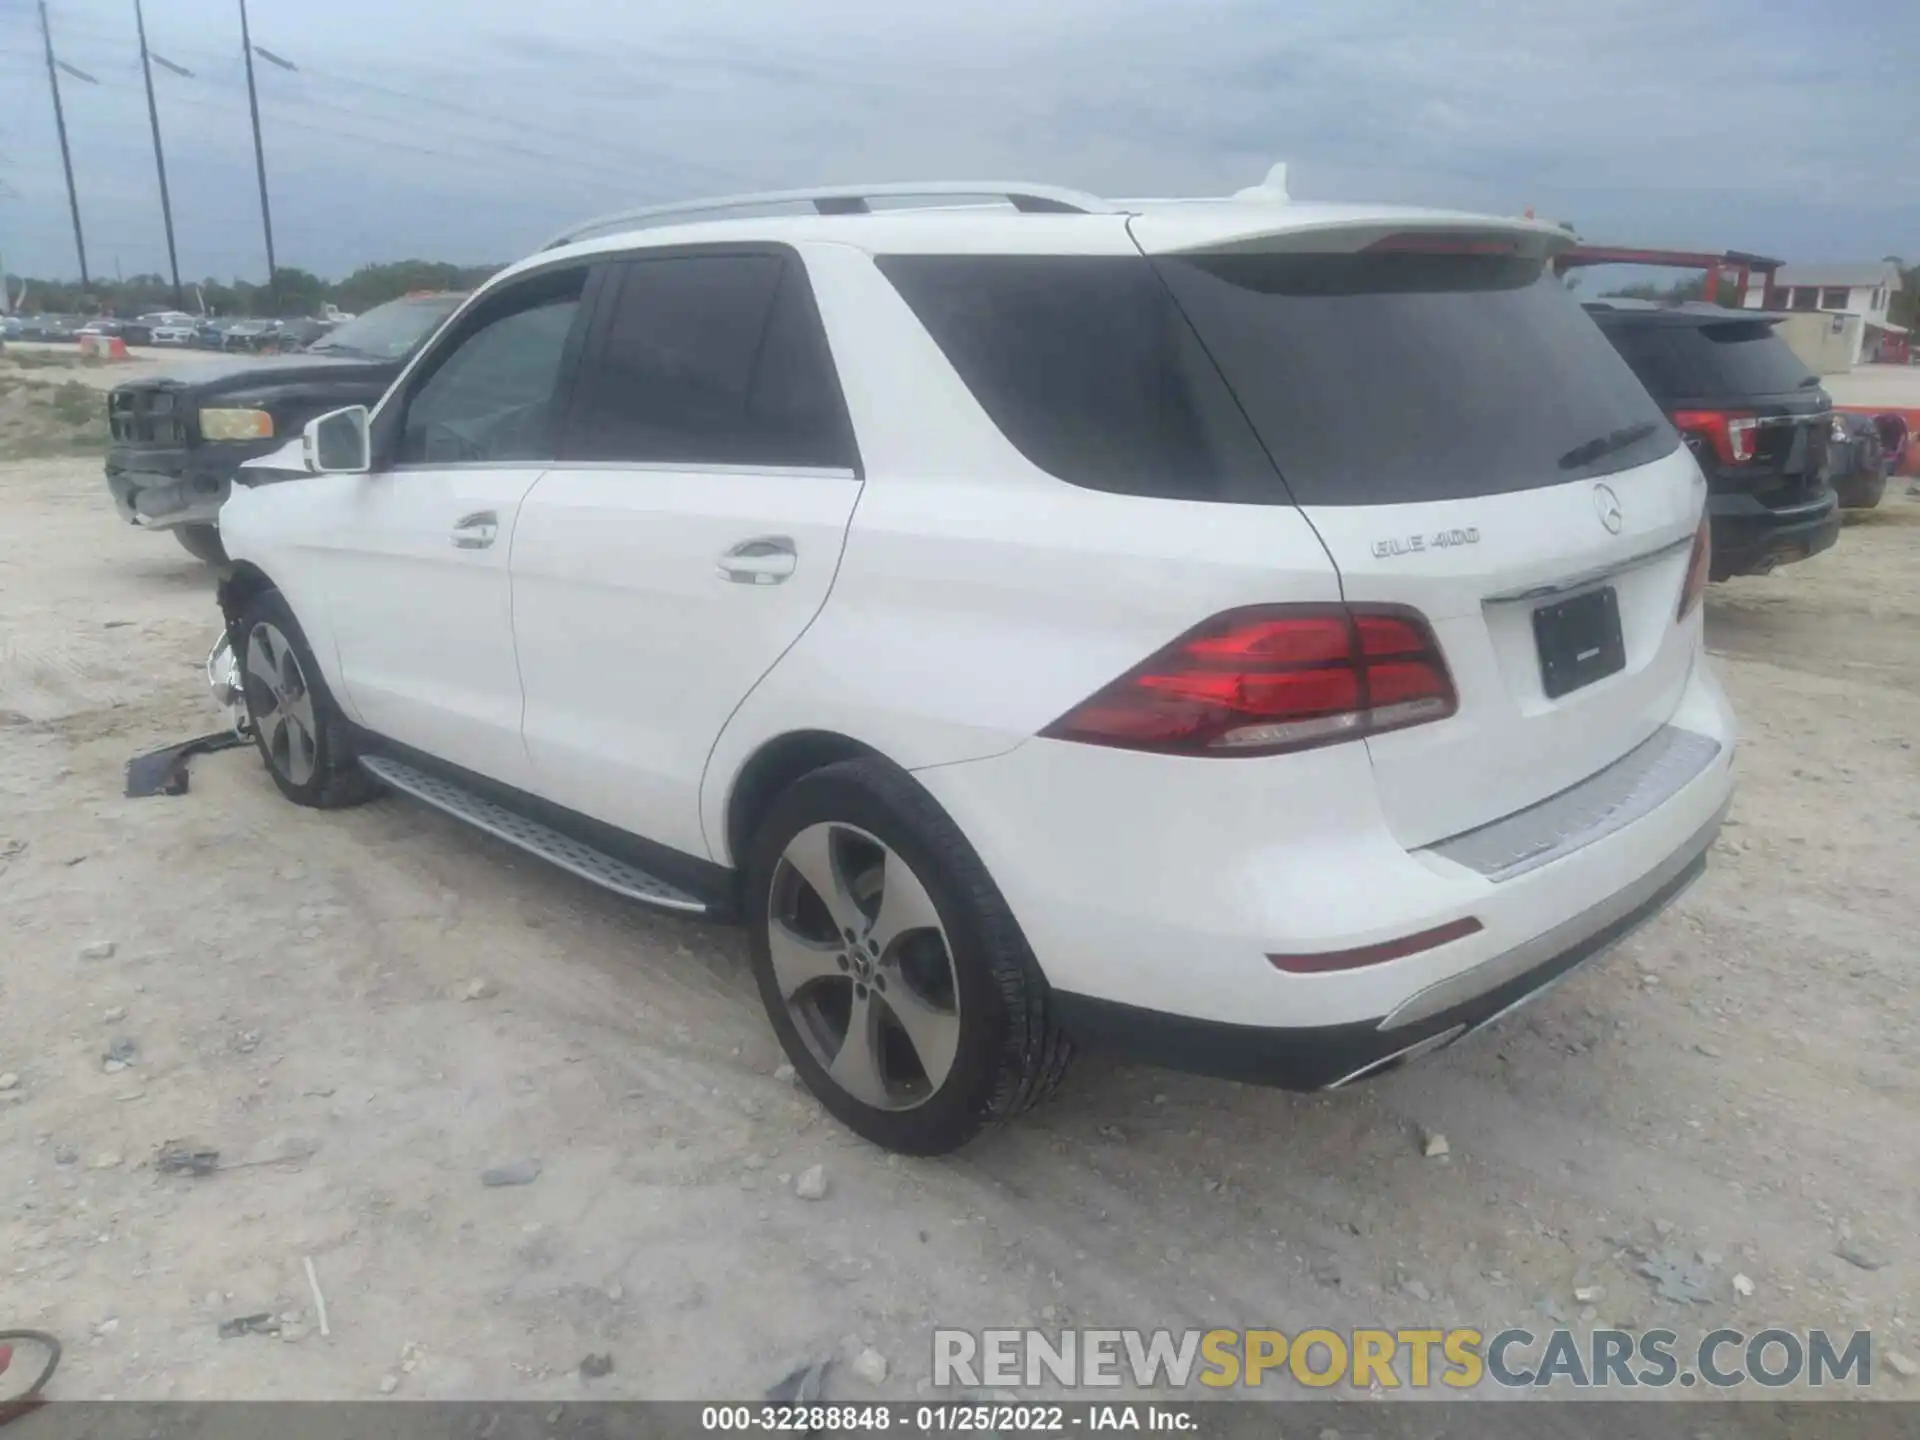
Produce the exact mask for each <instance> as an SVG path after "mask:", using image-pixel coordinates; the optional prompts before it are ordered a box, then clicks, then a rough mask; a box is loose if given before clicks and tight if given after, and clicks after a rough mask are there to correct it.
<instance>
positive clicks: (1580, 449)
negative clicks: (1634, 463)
mask: <svg viewBox="0 0 1920 1440" xmlns="http://www.w3.org/2000/svg"><path fill="white" fill-rule="evenodd" d="M1659 429H1660V427H1659V426H1658V425H1656V424H1654V423H1653V422H1652V421H1651V420H1644V421H1642V422H1641V423H1640V424H1638V425H1628V426H1626V427H1625V428H1624V429H1620V430H1615V431H1614V432H1613V433H1612V434H1610V435H1596V436H1595V437H1594V438H1593V439H1591V440H1589V441H1587V442H1586V443H1585V444H1584V445H1576V446H1574V447H1573V449H1571V450H1569V451H1567V453H1566V454H1564V455H1562V456H1561V457H1560V468H1561V469H1562V470H1578V469H1580V468H1581V467H1582V466H1584V465H1591V464H1593V462H1594V461H1596V460H1599V459H1601V458H1602V457H1604V456H1607V455H1611V454H1613V453H1614V452H1615V451H1616V450H1624V449H1626V448H1627V447H1628V446H1629V445H1638V444H1639V443H1640V442H1641V441H1642V440H1645V439H1646V438H1647V437H1648V436H1649V435H1652V434H1654V433H1656V432H1657V431H1658V430H1659Z"/></svg>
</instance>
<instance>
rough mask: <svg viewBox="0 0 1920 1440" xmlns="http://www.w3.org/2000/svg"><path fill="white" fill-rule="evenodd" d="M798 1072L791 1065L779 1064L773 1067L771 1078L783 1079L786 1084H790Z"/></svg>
mask: <svg viewBox="0 0 1920 1440" xmlns="http://www.w3.org/2000/svg"><path fill="white" fill-rule="evenodd" d="M799 1074H800V1072H799V1071H798V1070H795V1069H794V1068H793V1066H791V1065H780V1066H776V1067H775V1068H774V1072H773V1078H774V1079H776V1080H784V1081H785V1082H786V1083H787V1084H789V1085H791V1084H792V1083H793V1082H794V1080H795V1079H796V1078H798V1076H799Z"/></svg>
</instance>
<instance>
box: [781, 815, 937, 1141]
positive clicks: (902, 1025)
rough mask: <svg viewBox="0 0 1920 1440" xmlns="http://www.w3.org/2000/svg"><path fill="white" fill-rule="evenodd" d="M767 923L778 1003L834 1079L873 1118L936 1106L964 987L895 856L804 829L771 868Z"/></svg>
mask: <svg viewBox="0 0 1920 1440" xmlns="http://www.w3.org/2000/svg"><path fill="white" fill-rule="evenodd" d="M766 923H767V948H768V951H769V955H770V958H771V960H772V965H773V973H774V978H775V980H776V981H777V983H778V986H779V990H780V996H781V999H782V1000H783V1001H784V1002H785V1004H786V1007H787V1013H788V1015H789V1017H790V1018H791V1019H792V1021H793V1024H794V1028H795V1029H796V1030H797V1031H798V1032H799V1034H800V1038H801V1041H802V1043H804V1044H805V1046H806V1047H807V1051H808V1053H809V1054H810V1055H811V1056H812V1057H813V1059H814V1060H815V1061H816V1062H817V1063H818V1064H819V1066H820V1068H821V1069H823V1070H824V1071H826V1073H827V1077H828V1078H829V1079H830V1080H832V1081H833V1082H834V1083H835V1084H836V1085H838V1086H839V1087H840V1088H841V1089H842V1090H844V1091H845V1092H846V1093H847V1094H848V1095H850V1096H851V1097H852V1098H853V1099H855V1100H858V1101H860V1102H861V1103H862V1104H864V1105H871V1106H873V1107H874V1108H875V1109H878V1110H912V1109H915V1108H917V1107H918V1106H920V1105H924V1104H925V1103H926V1102H927V1101H928V1100H930V1099H932V1098H933V1096H934V1095H935V1094H937V1093H938V1092H939V1090H940V1087H941V1086H942V1085H943V1084H944V1083H945V1082H946V1079H947V1077H948V1075H949V1074H950V1073H951V1072H952V1070H953V1064H954V1057H955V1055H956V1054H957V1053H958V1051H959V1048H960V993H959V985H958V977H957V976H956V974H955V972H954V966H953V951H952V948H951V946H950V944H949V942H948V939H947V932H946V928H945V927H944V926H943V925H942V924H941V923H940V915H939V912H938V911H937V910H936V909H935V908H934V903H933V899H932V897H931V896H930V895H929V894H928V893H927V889H926V886H925V885H923V884H922V883H921V881H920V879H919V877H918V876H917V875H915V874H914V873H913V869H912V867H911V866H910V865H908V864H907V862H906V861H905V860H904V859H902V858H901V856H900V854H899V853H898V852H897V851H895V850H893V849H892V848H891V847H889V846H888V845H887V844H885V843H884V842H883V841H881V840H878V839H876V838H875V837H874V836H872V835H870V834H868V833H867V832H866V831H864V830H861V829H858V828H856V827H855V826H852V825H843V824H837V823H832V822H827V823H821V824H815V825H809V826H808V827H807V828H806V829H804V830H802V831H801V832H800V833H799V834H797V835H795V836H794V837H793V839H792V840H790V841H788V842H787V846H786V849H785V850H784V851H782V852H781V855H780V860H779V863H778V864H777V865H776V866H775V867H774V873H773V883H772V886H771V889H770V893H769V895H768V906H767V922H766Z"/></svg>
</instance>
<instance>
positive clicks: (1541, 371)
mask: <svg viewBox="0 0 1920 1440" xmlns="http://www.w3.org/2000/svg"><path fill="white" fill-rule="evenodd" d="M1154 265H1155V268H1156V269H1157V271H1158V272H1159V274H1160V275H1162V276H1163V277H1164V278H1165V280H1166V283H1167V286H1168V288H1169V289H1170V290H1171V292H1172V294H1173V295H1174V297H1175V298H1176V299H1177V300H1178V301H1179V304H1180V307H1181V309H1182V310H1183V311H1184V312H1185V314H1186V316H1187V317H1188V319H1189V320H1191V321H1192V323H1193V327H1194V329H1195V330H1196V331H1197V332H1198V334H1199V336H1200V339H1201V341H1202V342H1203V343H1204V344H1205V346H1206V348H1207V351H1208V353H1209V354H1210V355H1211V356H1212V357H1213V359H1214V361H1215V362H1216V363H1217V364H1218V365H1219V367H1220V371H1221V373H1222V374H1223V375H1224V377H1225V379H1226V381H1227V383H1228V385H1229V386H1231V387H1232V390H1233V393H1234V395H1235V396H1236V397H1237V399H1238V400H1239V402H1240V404H1241V405H1242V406H1243V407H1244V408H1245V411H1246V414H1247V416H1248V418H1249V419H1250V420H1251V422H1252V424H1253V428H1254V429H1255V431H1256V432H1257V433H1258V434H1259V437H1260V439H1261V441H1262V442H1263V443H1264V445H1265V447H1266V449H1267V452H1268V453H1269V454H1270V455H1271V456H1272V457H1273V460H1274V463H1275V464H1276V465H1278V467H1279V470H1280V473H1281V474H1282V475H1283V476H1284V477H1285V479H1286V483H1287V485H1288V487H1289V488H1290V489H1291V490H1292V492H1293V494H1294V497H1295V498H1296V499H1297V500H1298V501H1299V502H1300V503H1301V504H1302V505H1382V504H1396V503H1404V502H1414V501H1424V500H1452V499H1461V498H1465V497H1468V496H1477V495H1498V494H1506V493H1510V492H1513V491H1518V490H1526V489H1532V488H1535V487H1540V486H1547V485H1557V484H1562V483H1564V482H1566V481H1568V480H1573V479H1580V478H1590V477H1593V476H1597V475H1606V474H1611V473H1613V472H1616V471H1619V470H1624V469H1627V468H1630V467H1632V466H1636V465H1643V464H1646V463H1647V462H1649V461H1651V460H1655V459H1658V458H1659V457H1661V456H1662V455H1665V454H1668V453H1669V452H1671V451H1672V450H1673V449H1674V448H1675V447H1676V446H1677V445H1678V444H1679V438H1678V436H1677V435H1676V434H1675V433H1674V431H1673V429H1672V427H1671V426H1670V425H1668V423H1667V422H1666V419H1665V417H1664V416H1663V415H1662V413H1661V411H1660V408H1659V407H1658V406H1657V405H1656V404H1655V403H1654V401H1653V400H1652V398H1651V397H1650V396H1649V395H1648V394H1647V392H1646V388H1645V387H1644V386H1643V385H1642V384H1641V383H1640V381H1639V380H1638V379H1636V378H1635V376H1634V374H1633V372H1632V371H1631V370H1630V369H1629V368H1628V367H1627V365H1626V363H1625V362H1624V361H1623V360H1622V359H1621V358H1620V356H1619V355H1618V354H1617V353H1616V352H1615V350H1614V348H1613V346H1612V345H1610V344H1609V343H1608V342H1607V340H1606V338H1605V337H1604V336H1602V335H1601V334H1600V332H1599V330H1598V328H1597V327H1596V326H1595V325H1594V323H1593V322H1592V321H1591V320H1590V319H1589V318H1588V317H1587V315H1586V314H1585V313H1584V312H1583V311H1582V310H1581V308H1580V307H1579V305H1578V304H1577V303H1576V302H1575V301H1574V299H1573V297H1572V296H1571V295H1570V294H1568V292H1567V291H1566V289H1565V288H1564V287H1563V286H1562V285H1561V284H1560V283H1559V282H1558V281H1557V280H1556V279H1555V278H1554V277H1553V276H1552V275H1550V274H1548V273H1546V270H1545V267H1544V264H1543V262H1541V261H1539V260H1535V259H1526V258H1520V257H1515V256H1510V255H1476V254H1459V253H1446V254H1432V253H1425V252H1421V251H1418V250H1410V251H1395V252H1381V253H1368V252H1360V253H1356V254H1308V255H1300V254H1285V255H1281V254H1269V255H1220V256H1205V257H1174V258H1161V259H1159V260H1156V261H1155V262H1154Z"/></svg>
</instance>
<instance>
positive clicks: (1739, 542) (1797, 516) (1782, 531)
mask: <svg viewBox="0 0 1920 1440" xmlns="http://www.w3.org/2000/svg"><path fill="white" fill-rule="evenodd" d="M1707 513H1708V514H1709V515H1710V516H1711V517H1712V524H1713V578H1714V579H1715V580H1725V579H1728V578H1730V577H1732V576H1735V575H1764V574H1765V573H1766V572H1767V571H1769V570H1772V569H1774V568H1775V567H1776V566H1780V565H1790V564H1792V563H1793V562H1794V561H1796V560H1805V559H1806V558H1807V557H1808V556H1811V555H1818V554H1819V553H1820V552H1821V551H1822V550H1825V549H1827V548H1828V547H1829V546H1831V545H1832V544H1833V542H1834V541H1835V540H1837V539H1839V537H1840V501H1839V499H1838V498H1837V497H1836V496H1835V495H1834V493H1833V491H1832V489H1831V488H1826V487H1823V488H1822V489H1821V492H1820V497H1819V498H1818V499H1817V500H1812V501H1809V502H1808V503H1806V504H1804V505H1795V506H1793V507H1791V508H1788V509H1782V510H1769V509H1768V508H1767V507H1766V506H1764V505H1762V504H1761V503H1760V502H1759V501H1758V500H1756V499H1754V498H1753V497H1752V496H1751V495H1741V494H1732V495H1712V496H1710V497H1709V498H1708V501H1707Z"/></svg>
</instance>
